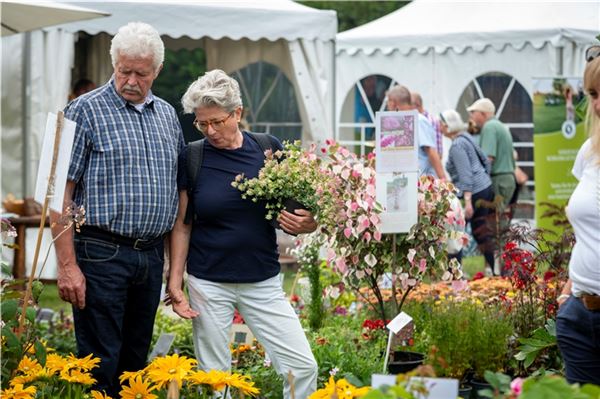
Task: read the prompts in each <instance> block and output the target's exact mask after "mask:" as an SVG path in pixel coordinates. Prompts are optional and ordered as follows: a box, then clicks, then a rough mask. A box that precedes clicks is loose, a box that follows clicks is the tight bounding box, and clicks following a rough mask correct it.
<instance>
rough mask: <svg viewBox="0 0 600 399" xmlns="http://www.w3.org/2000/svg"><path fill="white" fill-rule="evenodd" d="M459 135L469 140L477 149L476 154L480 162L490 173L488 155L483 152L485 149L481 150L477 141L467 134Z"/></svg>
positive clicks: (474, 148)
mask: <svg viewBox="0 0 600 399" xmlns="http://www.w3.org/2000/svg"><path fill="white" fill-rule="evenodd" d="M459 137H463V138H464V139H465V140H466V141H468V142H469V143H470V144H471V146H472V147H473V150H475V154H476V155H477V158H479V162H480V163H481V166H483V169H484V170H485V171H486V172H487V173H488V174H490V168H489V166H488V165H489V160H488V159H487V157H486V156H485V154H484V153H483V151H482V150H481V148H479V147H478V146H477V145H476V144H475V142H473V140H472V139H470V138H469V137H467V136H463V135H461V136H459Z"/></svg>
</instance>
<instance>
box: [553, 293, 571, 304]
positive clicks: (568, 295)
mask: <svg viewBox="0 0 600 399" xmlns="http://www.w3.org/2000/svg"><path fill="white" fill-rule="evenodd" d="M570 296H571V294H560V295H559V296H558V298H556V301H557V302H562V301H566V300H567V299H569V297H570Z"/></svg>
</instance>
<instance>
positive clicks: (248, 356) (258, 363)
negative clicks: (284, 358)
mask: <svg viewBox="0 0 600 399" xmlns="http://www.w3.org/2000/svg"><path fill="white" fill-rule="evenodd" d="M238 349H239V347H238ZM232 372H235V373H240V374H245V375H248V376H250V377H251V378H252V381H254V383H255V384H256V387H258V389H260V392H261V394H260V395H261V397H262V398H265V399H281V398H282V397H283V395H282V393H283V380H282V378H281V377H280V376H279V375H278V374H277V371H276V370H275V368H274V367H273V366H272V365H271V364H270V363H269V362H265V354H264V351H263V350H262V348H261V347H260V345H258V344H255V345H254V346H252V347H251V348H249V350H245V351H243V352H241V353H239V352H238V354H236V356H235V358H234V361H233V367H232Z"/></svg>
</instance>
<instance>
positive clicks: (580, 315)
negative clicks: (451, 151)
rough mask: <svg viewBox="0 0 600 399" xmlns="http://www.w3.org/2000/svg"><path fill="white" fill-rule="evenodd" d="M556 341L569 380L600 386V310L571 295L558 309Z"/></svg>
mask: <svg viewBox="0 0 600 399" xmlns="http://www.w3.org/2000/svg"><path fill="white" fill-rule="evenodd" d="M556 338H557V339H558V348H559V349H560V353H561V354H562V357H563V360H564V361H565V369H566V372H567V373H566V374H567V380H568V381H569V382H570V383H575V382H578V383H581V384H583V383H591V384H596V385H600V311H591V310H587V309H586V308H585V307H584V306H583V302H581V299H579V298H576V297H574V296H571V297H570V298H569V299H567V301H566V302H565V303H563V304H562V306H561V307H560V309H559V310H558V316H557V317H556Z"/></svg>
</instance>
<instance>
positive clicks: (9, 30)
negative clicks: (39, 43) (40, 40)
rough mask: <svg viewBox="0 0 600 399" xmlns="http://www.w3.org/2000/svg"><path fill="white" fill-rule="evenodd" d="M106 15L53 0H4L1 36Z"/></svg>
mask: <svg viewBox="0 0 600 399" xmlns="http://www.w3.org/2000/svg"><path fill="white" fill-rule="evenodd" d="M107 15H108V14H106V13H102V12H99V11H96V10H90V9H88V8H83V7H76V6H70V5H66V4H60V3H55V2H53V1H46V2H44V3H32V2H30V1H28V2H25V1H23V0H5V1H2V3H0V18H1V19H2V36H5V35H12V34H15V33H21V32H28V31H31V30H35V29H40V28H43V27H46V26H52V25H58V24H64V23H66V22H72V21H79V20H83V19H91V18H98V17H104V16H107Z"/></svg>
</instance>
